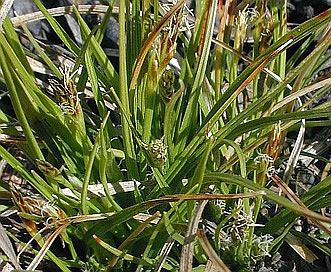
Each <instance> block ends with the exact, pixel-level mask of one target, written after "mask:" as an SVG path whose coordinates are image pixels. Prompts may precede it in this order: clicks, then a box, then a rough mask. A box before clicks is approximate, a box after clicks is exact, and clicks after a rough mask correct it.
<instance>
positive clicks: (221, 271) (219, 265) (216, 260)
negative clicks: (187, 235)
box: [197, 230, 231, 272]
mask: <svg viewBox="0 0 331 272" xmlns="http://www.w3.org/2000/svg"><path fill="white" fill-rule="evenodd" d="M197 236H198V239H199V242H200V245H201V246H202V248H203V250H204V251H205V252H206V254H207V255H208V257H209V260H210V261H211V262H213V266H214V271H218V272H231V270H230V269H229V268H228V267H227V266H226V265H225V264H224V263H223V261H222V260H221V259H220V257H219V256H218V254H217V253H216V252H215V250H214V249H213V247H212V246H211V244H210V243H209V241H208V238H207V236H206V234H205V232H204V231H203V230H198V231H197ZM215 266H216V268H215Z"/></svg>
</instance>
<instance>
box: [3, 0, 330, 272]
mask: <svg viewBox="0 0 331 272" xmlns="http://www.w3.org/2000/svg"><path fill="white" fill-rule="evenodd" d="M34 2H35V4H36V6H37V7H38V9H39V10H40V12H41V13H38V14H36V16H35V17H28V16H21V17H20V18H13V19H12V20H10V19H9V18H6V19H5V20H4V23H3V25H2V27H3V30H2V31H1V33H0V56H1V58H0V77H1V88H2V89H3V90H4V91H6V92H8V94H9V96H10V98H11V103H12V106H13V109H14V111H15V115H13V116H11V115H9V114H8V113H6V112H5V111H4V110H3V109H1V111H0V120H1V125H2V126H1V133H2V135H6V138H4V139H5V140H3V141H2V145H1V146H0V154H1V157H2V158H3V159H4V160H6V161H7V162H8V164H10V166H11V167H13V168H14V169H15V170H16V171H17V172H18V173H19V174H20V175H21V176H22V177H23V178H24V179H25V180H26V181H27V182H28V183H29V184H30V185H31V186H32V187H33V189H34V190H35V192H37V193H38V195H39V199H40V200H38V201H37V200H36V199H31V198H30V197H28V196H25V195H24V194H23V193H21V192H20V191H19V190H17V188H14V187H12V188H10V186H8V185H6V184H5V183H3V182H2V183H1V184H2V187H3V190H7V191H10V192H11V193H12V195H13V199H14V202H15V204H16V207H17V210H18V214H19V216H20V217H21V219H22V222H23V223H24V226H25V228H26V230H27V233H28V234H29V235H30V236H31V240H36V241H37V244H38V247H39V248H38V250H39V249H40V251H39V252H38V253H37V252H35V251H33V250H32V249H31V252H32V253H33V254H35V258H34V260H33V261H32V262H31V263H30V264H29V265H28V266H27V268H28V269H35V268H37V267H38V264H39V263H40V262H41V260H42V259H47V260H50V261H52V262H53V263H55V264H56V265H57V266H58V268H59V269H60V270H62V271H71V269H75V268H76V269H79V270H81V271H84V270H86V271H87V270H93V271H94V270H95V271H98V270H100V271H104V270H106V269H108V270H111V269H114V270H116V269H117V270H118V271H161V270H162V271H163V270H171V271H210V270H208V269H212V267H213V269H216V270H217V271H230V270H231V271H239V270H242V271H243V270H245V269H246V271H249V270H251V269H254V266H255V265H256V264H257V263H258V262H259V261H263V260H265V258H266V257H268V256H271V255H272V254H274V253H275V252H277V250H278V249H279V247H280V246H281V245H282V244H283V243H284V241H287V243H291V241H293V239H298V240H300V241H303V243H310V244H312V245H315V247H316V248H317V249H318V250H322V251H323V252H324V253H325V254H327V255H328V256H330V250H329V249H327V248H326V247H325V246H323V244H321V243H320V242H318V241H317V240H316V239H314V237H310V236H308V235H304V234H303V233H298V232H295V231H294V230H293V228H292V226H293V224H294V223H295V221H296V219H297V218H298V217H299V216H304V217H307V218H309V219H310V220H311V221H312V222H313V224H314V225H316V226H318V227H319V228H320V229H321V231H323V232H324V233H325V234H326V235H327V236H328V235H330V230H329V227H328V224H329V223H330V222H331V219H330V218H328V217H325V216H323V215H321V214H320V213H318V211H319V210H320V209H323V208H325V207H327V206H328V205H329V202H328V201H329V200H330V192H329V190H328V188H329V186H330V183H331V178H330V177H324V179H323V180H321V181H320V182H319V183H318V184H316V185H315V186H313V187H312V188H311V189H310V190H309V191H307V192H306V193H305V194H304V195H302V196H301V197H297V196H295V195H294V196H293V192H292V191H291V189H290V188H289V187H288V184H287V182H288V180H287V178H286V177H288V176H290V175H291V171H293V169H294V167H295V164H296V162H297V160H298V158H299V156H300V152H301V149H302V145H303V139H302V137H301V138H299V137H298V139H297V141H296V143H295V147H296V148H293V152H292V154H290V155H287V156H288V157H287V158H286V159H288V160H287V162H288V167H287V168H286V173H285V174H284V177H283V176H281V175H280V173H279V172H278V171H277V170H278V166H279V165H280V164H281V159H282V160H284V156H285V155H284V152H283V146H284V142H285V139H286V135H287V133H288V131H293V130H298V131H301V134H300V133H299V135H302V133H303V132H304V130H305V128H306V126H310V127H313V126H329V125H330V110H329V108H330V102H328V101H326V102H324V103H321V104H319V105H318V106H317V107H311V104H312V102H313V98H314V99H318V98H319V97H322V96H323V95H324V94H325V93H326V92H327V91H328V90H330V77H329V74H327V75H326V76H323V77H317V76H318V75H319V73H320V72H321V71H322V69H323V67H324V66H325V65H326V63H327V62H328V61H329V60H330V49H329V48H330V44H331V38H330V35H328V34H330V33H329V28H328V26H329V25H330V22H331V10H327V11H325V12H324V13H322V14H320V15H319V16H316V17H314V18H312V19H310V20H309V21H307V22H305V23H302V24H300V25H299V26H297V27H295V28H293V29H291V30H289V29H288V26H287V21H286V18H287V17H286V1H285V0H282V1H265V0H256V1H242V2H241V3H240V4H239V3H238V2H237V1H235V0H227V1H223V2H225V3H224V4H222V1H216V0H203V1H197V2H196V9H195V11H194V12H193V11H192V10H190V9H189V8H188V7H187V6H186V1H184V0H181V1H168V2H167V3H163V2H162V1H146V0H144V1H137V0H132V1H131V2H129V1H119V6H115V5H113V4H106V3H105V4H103V5H94V6H90V7H89V8H88V9H87V8H86V6H79V5H78V6H71V7H68V8H67V9H64V10H61V9H51V10H47V9H46V8H45V7H44V6H43V5H42V3H41V1H40V0H34ZM278 2H279V3H278ZM64 12H66V13H69V14H70V15H71V16H73V18H75V20H76V22H77V24H78V26H79V29H80V33H81V38H82V44H81V45H78V44H77V43H76V42H75V41H74V40H72V39H71V38H70V36H69V35H68V34H67V32H66V30H65V29H63V28H62V27H61V25H60V24H59V23H58V21H57V16H60V15H63V14H64ZM82 13H98V14H99V15H100V16H101V20H100V23H99V24H98V25H97V26H95V27H94V28H93V29H91V28H90V27H89V26H88V24H87V23H86V22H85V21H84V17H82ZM38 16H39V18H38ZM111 17H112V18H115V19H116V20H117V22H118V59H119V65H118V67H116V66H114V65H113V64H112V63H111V62H110V60H109V59H108V57H107V55H106V53H105V51H104V50H103V48H102V46H101V42H102V40H103V38H104V36H105V32H106V29H107V25H108V22H109V20H110V18H111ZM31 18H37V19H43V18H44V19H46V20H47V21H48V23H49V25H50V26H51V27H52V29H53V31H54V32H55V33H56V35H57V36H58V37H59V38H60V40H61V41H62V43H63V46H64V48H65V50H67V51H68V52H70V53H71V56H72V58H71V59H70V63H71V64H70V67H68V66H64V67H63V68H62V69H59V67H58V66H57V65H56V64H55V60H54V59H52V58H51V57H50V54H49V51H48V47H47V46H45V45H44V44H42V43H40V41H39V40H38V39H37V38H36V37H33V35H32V34H31V33H30V31H29V29H28V28H27V26H26V23H27V22H28V21H29V20H31ZM215 22H216V23H215ZM17 28H20V29H21V31H19V32H17V31H16V30H17ZM22 33H24V37H26V38H28V39H29V42H30V44H31V45H32V46H33V47H34V51H33V52H31V51H29V50H28V49H27V48H25V47H24V45H22V43H21V40H20V37H19V35H22ZM245 45H249V46H250V47H251V52H252V54H251V56H250V57H249V56H247V55H245V53H244V52H245V50H244V46H245ZM312 45H313V49H312V50H310V51H308V47H309V48H311V46H312ZM295 46H296V48H297V49H296V53H294V54H293V55H292V56H289V55H288V51H289V50H290V49H292V48H294V47H295ZM302 56H305V58H304V59H302ZM32 59H33V60H35V61H38V62H39V63H41V64H42V65H43V66H44V67H46V68H47V70H48V71H49V73H50V74H51V76H50V77H49V79H48V82H46V85H47V86H49V87H48V88H45V87H44V86H42V85H41V84H39V81H38V80H37V77H36V73H35V71H34V66H33V64H32V62H31V60H32ZM307 93H312V97H313V98H311V99H308V100H302V99H301V98H302V96H304V95H305V94H307ZM298 101H299V102H298ZM91 105H93V107H92V106H91ZM114 116H115V117H117V119H119V121H116V118H112V117H114ZM12 124H18V125H19V128H21V129H19V128H18V126H13V125H12ZM298 127H299V128H298ZM8 139H9V140H8ZM9 142H10V143H11V144H13V145H15V147H16V148H18V149H20V150H21V151H22V152H23V153H24V155H25V156H26V157H27V158H28V160H29V161H30V162H31V163H32V165H33V166H32V168H31V169H27V168H26V167H25V166H24V165H22V163H21V162H20V161H19V160H18V159H17V158H15V157H14V156H13V155H11V154H10V152H9V151H8V143H9ZM328 163H330V162H328ZM271 187H277V188H281V189H282V190H281V192H282V193H280V194H278V193H275V192H274V191H273V190H271ZM268 202H272V203H274V204H277V205H278V206H279V209H278V211H277V212H276V213H275V214H269V215H266V214H265V213H262V211H265V207H266V205H267V203H268ZM261 218H263V220H262V221H261ZM37 223H42V224H43V227H40V224H37ZM46 232H51V235H50V236H47V235H46V234H45V233H46ZM58 237H60V238H61V240H62V242H63V245H64V246H65V247H66V248H68V254H67V255H66V256H57V255H56V254H54V253H53V251H52V248H51V245H52V244H53V242H54V240H55V239H57V238H58ZM293 237H294V238H293ZM77 241H80V242H79V243H77ZM29 243H30V242H29ZM29 243H28V244H27V245H26V247H25V249H26V250H30V248H31V247H29ZM81 247H83V248H84V250H83V253H82V252H80V251H81V250H80V248H81Z"/></svg>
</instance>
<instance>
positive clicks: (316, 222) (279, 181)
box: [271, 175, 331, 236]
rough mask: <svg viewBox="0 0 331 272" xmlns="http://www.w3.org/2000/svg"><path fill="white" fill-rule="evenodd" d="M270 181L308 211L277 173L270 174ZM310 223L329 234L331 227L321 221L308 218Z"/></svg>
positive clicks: (330, 234)
mask: <svg viewBox="0 0 331 272" xmlns="http://www.w3.org/2000/svg"><path fill="white" fill-rule="evenodd" d="M271 179H272V181H273V182H274V183H275V184H277V185H278V187H279V188H280V189H281V190H282V191H283V192H284V194H285V195H286V196H287V197H288V198H289V199H290V200H291V201H292V202H294V203H296V204H298V205H299V206H300V207H302V208H303V209H304V210H308V211H310V210H309V209H308V208H307V207H306V205H305V204H304V203H303V202H302V201H301V200H300V198H299V197H298V196H297V195H296V194H295V193H294V192H293V191H292V190H291V188H290V187H289V186H288V185H287V184H286V183H285V182H284V181H283V180H282V179H281V178H280V177H278V176H277V175H272V176H271ZM310 220H311V221H312V223H313V224H314V225H316V226H317V227H319V228H320V229H322V230H323V231H325V232H326V233H327V234H328V235H329V236H331V229H330V228H329V227H328V226H326V225H325V224H324V223H323V222H321V221H319V220H317V219H314V218H310Z"/></svg>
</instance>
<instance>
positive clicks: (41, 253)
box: [27, 223, 70, 270]
mask: <svg viewBox="0 0 331 272" xmlns="http://www.w3.org/2000/svg"><path fill="white" fill-rule="evenodd" d="M69 225H70V223H67V224H63V225H61V226H60V227H59V228H58V229H56V230H55V231H54V232H53V233H52V234H51V236H50V237H49V238H48V239H47V240H46V241H45V244H44V245H43V247H42V248H41V249H40V251H39V252H38V254H37V255H36V257H35V258H34V259H33V261H32V262H31V263H30V265H29V266H28V268H27V270H35V269H36V267H37V266H38V265H39V263H40V262H41V261H42V259H43V258H44V256H45V254H46V253H47V251H48V250H49V248H50V247H51V245H52V244H53V242H54V240H55V239H56V237H58V236H59V235H60V233H61V232H62V231H63V230H64V229H65V228H66V227H68V226H69Z"/></svg>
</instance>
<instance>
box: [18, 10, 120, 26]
mask: <svg viewBox="0 0 331 272" xmlns="http://www.w3.org/2000/svg"><path fill="white" fill-rule="evenodd" d="M76 8H77V9H78V12H79V13H80V14H103V13H106V12H107V10H108V9H109V6H108V5H78V6H76ZM48 12H49V14H50V15H52V16H54V17H57V16H62V15H66V14H73V6H64V7H57V8H51V9H48ZM112 12H113V13H114V14H117V13H118V7H114V8H113V10H112ZM42 19H45V16H44V15H43V13H42V12H41V11H36V12H32V13H28V14H24V15H20V16H19V17H13V18H11V21H12V24H13V25H14V27H18V26H21V25H22V24H24V23H31V22H35V21H39V20H42Z"/></svg>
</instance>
